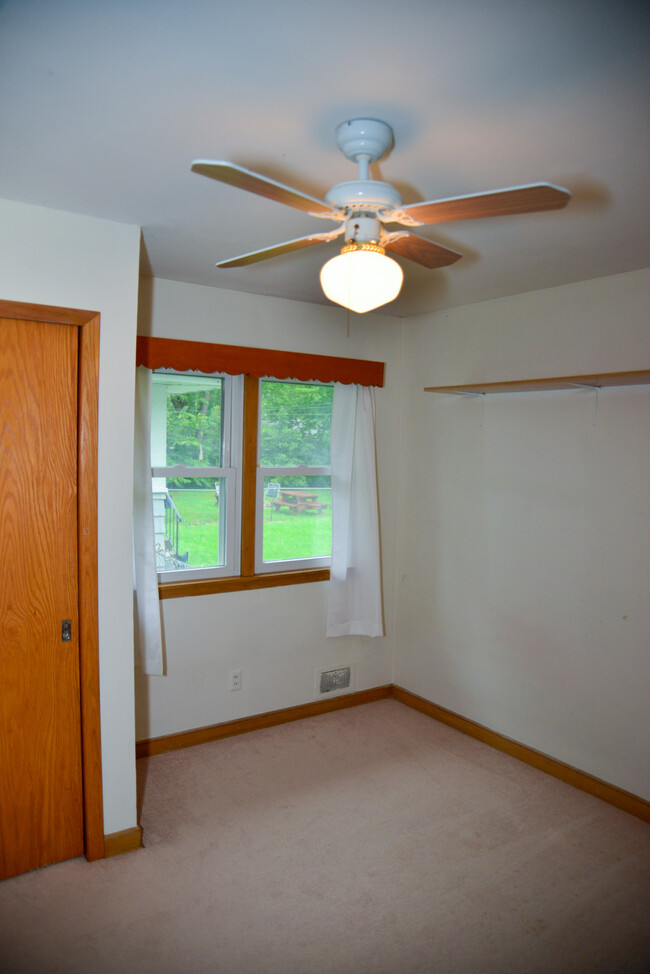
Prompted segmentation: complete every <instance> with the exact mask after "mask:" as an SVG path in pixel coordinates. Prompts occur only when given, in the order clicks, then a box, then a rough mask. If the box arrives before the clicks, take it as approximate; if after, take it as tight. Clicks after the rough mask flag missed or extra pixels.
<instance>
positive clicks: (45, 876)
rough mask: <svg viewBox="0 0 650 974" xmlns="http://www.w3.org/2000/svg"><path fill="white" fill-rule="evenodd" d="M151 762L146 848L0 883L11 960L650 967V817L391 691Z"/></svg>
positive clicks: (378, 967)
mask: <svg viewBox="0 0 650 974" xmlns="http://www.w3.org/2000/svg"><path fill="white" fill-rule="evenodd" d="M138 764H139V775H140V785H141V803H142V804H141V808H142V811H141V822H142V825H143V827H144V841H145V846H146V848H145V849H143V850H140V851H139V852H135V853H130V854H129V855H126V856H120V857H117V858H114V859H110V860H104V861H101V862H97V863H92V864H89V863H86V862H85V860H82V859H77V860H73V861H71V862H68V863H61V864H59V865H57V866H51V867H49V868H47V869H42V870H39V871H37V872H34V873H30V874H28V875H26V876H21V877H18V878H16V879H12V880H8V881H6V882H5V883H1V884H0V970H2V972H3V974H25V972H29V974H54V972H57V974H72V972H74V974H77V972H78V974H118V972H121V974H136V972H137V974H333V972H336V974H415V972H418V974H420V972H422V974H425V972H426V974H537V972H539V974H542V972H543V974H565V972H566V974H583V972H584V974H598V972H603V974H616V972H620V974H647V972H648V971H650V826H648V825H646V824H644V823H643V822H641V821H639V820H637V819H635V818H633V817H631V816H628V815H626V814H625V813H624V812H620V811H618V810H616V809H614V808H612V807H610V806H608V805H606V804H604V803H601V802H600V801H598V800H597V799H595V798H592V797H590V796H588V795H585V794H583V793H581V792H578V791H575V790H573V789H572V788H571V787H569V786H568V785H564V784H562V783H561V782H559V781H556V780H555V779H553V778H550V777H547V776H545V775H544V774H542V773H541V772H538V771H535V770H533V769H531V768H528V767H527V766H525V765H522V764H520V763H519V762H517V761H516V760H514V759H512V758H509V757H507V756H506V755H504V754H501V753H500V752H497V751H493V750H492V749H490V748H489V747H487V746H485V745H483V744H480V743H478V742H477V741H474V740H472V739H470V738H467V737H465V736H463V735H461V734H459V733H457V732H455V731H453V730H451V729H449V728H447V727H445V726H443V725H441V724H438V723H436V722H435V721H433V720H431V719H430V718H428V717H426V716H424V715H422V714H419V713H416V712H414V711H412V710H409V709H408V708H406V707H404V706H403V705H402V704H400V703H398V702H397V701H394V700H385V701H381V702H379V703H375V704H369V705H366V706H361V707H356V708H354V709H351V710H348V711H341V712H339V713H336V714H329V715H326V716H322V717H315V718H311V719H309V720H306V721H300V722H298V723H294V724H287V725H284V726H281V727H275V728H271V729H269V730H262V731H258V732H255V733H253V734H248V735H245V736H242V737H236V738H231V739H229V740H225V741H221V742H217V743H214V744H203V745H201V746H199V747H195V748H191V749H187V750H183V751H176V752H173V753H169V754H165V755H160V756H158V757H154V758H150V759H145V760H142V761H140V762H138Z"/></svg>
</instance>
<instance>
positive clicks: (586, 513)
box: [395, 271, 650, 798]
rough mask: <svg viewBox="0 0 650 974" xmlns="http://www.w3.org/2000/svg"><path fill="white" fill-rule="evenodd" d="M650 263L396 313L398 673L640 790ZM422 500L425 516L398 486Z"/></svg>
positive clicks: (646, 773)
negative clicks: (543, 388)
mask: <svg viewBox="0 0 650 974" xmlns="http://www.w3.org/2000/svg"><path fill="white" fill-rule="evenodd" d="M649 291H650V272H649V271H638V272H634V273H630V274H623V275H617V276H613V277H610V278H604V279H599V280H596V281H587V282H583V283H580V284H576V285H571V286H566V287H560V288H553V289H549V290H545V291H540V292H535V293H532V294H524V295H519V296H517V297H513V298H508V299H503V300H499V301H491V302H486V303H484V304H478V305H472V306H468V307H464V308H458V309H455V310H454V311H449V312H445V313H444V314H443V313H441V314H437V315H436V314H434V315H429V316H426V317H422V318H419V319H416V320H413V319H412V320H409V321H408V322H406V323H405V358H404V412H403V429H404V435H403V438H402V452H401V454H400V469H401V476H402V482H401V488H400V490H401V505H400V510H401V511H402V512H403V513H402V516H401V520H400V528H399V537H400V548H399V555H398V572H397V577H398V578H399V579H400V583H399V587H398V594H397V605H398V610H397V617H396V632H397V634H398V635H397V641H396V666H395V682H396V683H398V684H401V685H402V686H404V687H406V688H407V689H409V690H412V691H414V692H416V693H419V694H421V695H423V696H425V697H426V698H428V699H429V700H432V701H434V702H435V703H437V704H439V705H441V706H443V707H446V708H448V709H450V710H453V711H455V712H457V713H460V714H463V715H464V716H466V717H468V718H470V719H472V720H475V721H477V722H479V723H481V724H484V725H486V726H488V727H490V728H492V729H494V730H497V731H499V732H500V733H502V734H505V735H507V736H509V737H512V738H514V739H516V740H518V741H521V742H523V743H525V744H527V745H529V746H530V747H533V748H536V749H538V750H540V751H542V752H545V753H547V754H550V755H552V756H553V757H555V758H558V759H560V760H563V761H566V762H567V763H569V764H571V765H574V766H576V767H578V768H580V769H582V770H584V771H587V772H590V773H591V774H593V775H595V776H597V777H600V778H603V779H605V780H606V781H609V782H611V783H613V784H616V785H618V786H619V787H622V788H625V789H627V790H629V791H631V792H634V793H636V794H638V795H641V796H643V797H645V798H650V722H649V721H648V717H647V710H648V704H647V689H648V686H650V652H649V650H650V637H649V633H650V598H649V594H650V593H649V591H648V580H649V579H650V516H649V515H650V492H649V490H648V484H650V387H648V386H635V387H631V388H626V389H622V388H617V389H603V390H601V391H600V392H598V393H596V392H594V391H589V390H581V389H576V390H575V391H570V392H546V393H534V394H515V395H505V396H489V397H477V398H458V397H452V396H436V395H434V394H432V393H425V392H423V388H424V386H427V385H440V384H444V383H450V384H454V383H463V382H471V381H481V380H483V381H496V380H498V379H517V378H529V377H536V376H545V375H571V374H577V373H589V372H593V373H596V372H599V371H624V370H628V369H630V370H631V369H641V368H644V367H645V368H648V366H649V365H650V324H649V315H648V306H649V301H648V298H649ZM414 497H419V498H425V499H426V501H425V503H424V504H423V505H422V506H421V508H420V510H419V512H415V509H414V506H413V505H412V504H410V503H408V499H409V498H414Z"/></svg>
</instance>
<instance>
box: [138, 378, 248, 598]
mask: <svg viewBox="0 0 650 974" xmlns="http://www.w3.org/2000/svg"><path fill="white" fill-rule="evenodd" d="M241 395H242V382H241V378H240V377H238V376H227V375H214V374H213V375H197V374H196V373H193V374H180V373H177V372H173V371H171V370H168V369H164V370H158V371H156V372H154V373H153V374H152V377H151V465H152V467H151V474H152V482H151V483H152V494H153V513H154V537H155V548H156V568H157V570H158V573H159V576H160V578H161V580H163V581H178V580H182V579H186V578H188V577H193V578H195V579H200V578H219V577H223V576H228V575H234V574H236V573H237V572H238V570H239V544H238V530H237V528H238V520H239V510H240V507H239V503H238V498H239V497H240V495H241V487H240V480H241V465H240V456H241Z"/></svg>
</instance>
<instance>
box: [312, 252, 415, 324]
mask: <svg viewBox="0 0 650 974" xmlns="http://www.w3.org/2000/svg"><path fill="white" fill-rule="evenodd" d="M403 280H404V273H403V271H402V268H401V267H400V266H399V264H398V263H397V261H394V260H393V259H392V258H391V257H386V255H385V254H383V253H381V252H379V248H377V249H376V250H361V249H359V250H356V249H354V250H349V249H347V248H346V249H345V252H343V253H340V254H338V255H337V256H336V257H332V259H331V260H328V261H327V263H326V264H324V265H323V267H322V269H321V272H320V282H321V287H322V288H323V292H324V294H325V296H326V297H328V298H329V299H330V301H334V303H335V304H340V305H342V306H343V307H344V308H349V309H350V311H355V312H356V313H357V314H365V312H366V311H373V310H374V309H375V308H380V307H381V306H382V305H384V304H388V303H389V302H390V301H394V300H395V298H396V297H397V295H398V294H399V292H400V290H401V287H402V281H403Z"/></svg>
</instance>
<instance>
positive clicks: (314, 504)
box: [263, 475, 332, 562]
mask: <svg viewBox="0 0 650 974" xmlns="http://www.w3.org/2000/svg"><path fill="white" fill-rule="evenodd" d="M331 493H332V491H331V487H330V478H329V477H290V476H281V477H279V478H276V476H275V475H274V476H271V477H265V478H264V532H263V534H264V540H263V560H264V561H265V562H269V561H283V560H286V559H294V558H317V557H326V556H327V555H330V554H331V552H332V506H331Z"/></svg>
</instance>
